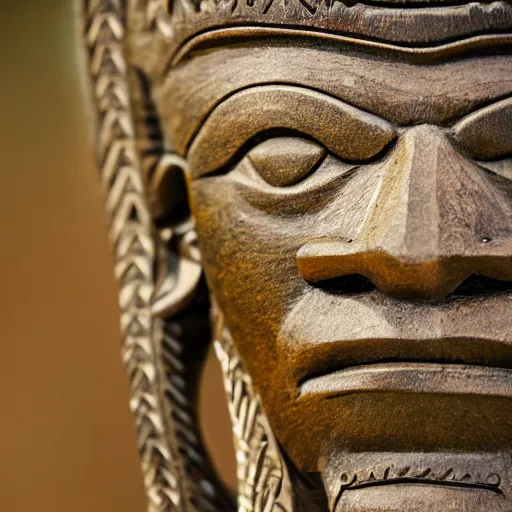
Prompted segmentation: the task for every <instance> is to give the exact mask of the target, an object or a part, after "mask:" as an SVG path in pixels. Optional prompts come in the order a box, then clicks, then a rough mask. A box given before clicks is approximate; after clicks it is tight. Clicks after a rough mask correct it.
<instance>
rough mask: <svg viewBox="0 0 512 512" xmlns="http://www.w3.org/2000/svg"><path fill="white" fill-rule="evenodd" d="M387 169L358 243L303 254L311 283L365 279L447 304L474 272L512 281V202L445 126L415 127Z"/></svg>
mask: <svg viewBox="0 0 512 512" xmlns="http://www.w3.org/2000/svg"><path fill="white" fill-rule="evenodd" d="M382 171H383V172H382V178H381V180H380V183H379V186H378V189H377V191H376V192H375V194H374V197H373V199H372V201H371V204H370V206H369V207H368V211H367V213H366V216H365V219H364V222H363V225H362V228H361V230H360V232H359V234H358V236H357V237H356V239H354V240H353V241H350V242H347V241H343V240H340V239H339V238H337V237H336V236H330V237H327V238H323V239H322V240H312V241H310V242H308V243H306V244H305V245H303V246H302V247H301V248H300V249H299V251H298V253H297V265H298V269H299V272H300V274H301V275H302V276H303V278H304V279H305V280H306V281H308V282H309V283H320V282H323V281H326V280H330V279H336V278H340V277H344V276H352V275H360V276H361V275H362V276H364V277H366V278H367V279H369V280H371V281H372V282H373V283H374V284H375V286H376V287H377V288H378V289H379V290H380V291H381V292H382V293H386V294H389V295H393V296H397V297H408V298H417V299H439V298H442V297H445V296H447V295H449V294H450V293H452V292H453V291H454V290H455V289H456V288H457V287H458V286H459V285H460V284H461V283H462V282H463V281H465V280H466V279H467V278H469V277H470V276H472V275H480V276H486V277H489V278H492V279H498V280H503V281H508V280H512V209H511V206H510V200H509V199H508V197H507V195H506V193H505V192H504V191H503V188H502V187H500V186H499V184H498V183H497V182H496V181H493V179H492V178H491V177H490V176H489V175H488V174H487V173H486V171H484V170H483V169H481V168H480V167H478V166H477V165H476V164H474V163H473V162H471V161H469V160H468V159H467V158H466V157H465V156H463V155H462V154H460V153H459V152H458V151H457V150H456V149H455V148H454V147H453V146H452V145H451V143H450V141H449V140H448V138H447V136H446V135H445V134H444V133H443V132H442V131H441V130H440V129H438V128H436V127H432V126H427V125H424V126H419V127H414V128H412V129H410V130H408V132H407V133H406V134H404V136H403V137H402V138H401V140H400V141H399V143H398V145H397V147H396V148H395V150H394V151H393V154H392V155H391V156H390V158H389V159H388V160H387V161H386V162H384V163H383V169H382ZM329 230H330V232H332V226H331V227H330V228H329Z"/></svg>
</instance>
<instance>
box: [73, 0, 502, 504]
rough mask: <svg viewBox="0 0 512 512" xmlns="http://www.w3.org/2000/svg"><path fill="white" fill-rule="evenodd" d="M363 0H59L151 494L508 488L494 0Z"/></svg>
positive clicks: (493, 495)
mask: <svg viewBox="0 0 512 512" xmlns="http://www.w3.org/2000/svg"><path fill="white" fill-rule="evenodd" d="M362 1H363V3H358V2H355V1H353V0H343V1H340V0H174V1H172V0H165V1H164V0H126V1H122V0H83V1H82V2H79V4H80V5H79V11H80V13H79V16H78V18H79V19H80V21H81V29H80V30H81V34H82V36H83V46H84V48H85V52H84V54H85V55H86V60H87V66H86V67H87V69H88V77H89V80H88V83H89V84H90V91H89V93H90V96H91V97H92V103H93V105H94V112H95V133H96V142H97V154H98V162H99V166H100V169H101V179H102V183H103V186H104V189H105V202H106V210H107V215H108V219H109V226H110V236H111V239H112V243H113V247H114V251H115V262H116V266H115V272H116V275H117V278H118V280H119V284H120V305H121V325H122V330H123V336H124V343H123V360H124V362H125V365H126V369H127V372H128V376H129V378H130V382H131V400H130V405H131V409H132V411H133V414H134V416H135V419H136V422H137V428H138V433H139V438H138V442H139V450H140V455H141V459H142V467H143V472H144V480H145V486H146V490H147V496H148V500H149V510H150V511H152V512H164V511H166V512H167V511H185V512H190V511H196V512H197V511H198V512H203V511H204V512H214V511H217V512H227V511H234V510H239V511H241V512H242V511H243V512H271V511H272V512H328V511H329V512H409V511H411V512H412V511H414V512H424V511H431V512H455V511H457V512H458V511H465V512H484V511H486V512H505V511H507V512H510V511H512V457H511V455H512V310H511V307H510V303H511V299H512V186H511V180H512V158H511V156H512V54H511V53H512V52H511V50H512V4H511V3H510V0H503V1H495V2H491V1H488V0H482V1H481V2H471V3H470V2H469V1H468V2H467V3H466V2H465V0H378V1H376V0H368V1H365V0H362ZM212 339H213V340H214V341H213V343H214V344H215V349H216V352H217V355H218V357H219V360H220V364H221V365H222V369H223V372H224V376H225V387H226V393H227V399H228V404H229V410H230V413H231V417H232V422H233V431H234V438H235V445H236V451H237V463H238V479H239V489H238V496H237V498H236V499H235V498H233V497H232V496H231V495H230V493H229V492H227V491H226V490H225V489H224V488H223V486H222V485H221V483H220V482H219V479H218V477H217V476H216V474H215V472H214V471H213V469H212V466H211V464H210V462H209V459H208V455H207V454H206V452H205V449H204V445H203V443H202V440H201V433H200V431H199V429H198V420H197V392H198V382H199V379H200V376H201V368H202V364H203V361H204V357H205V354H206V352H207V349H208V347H209V344H210V342H211V340H212Z"/></svg>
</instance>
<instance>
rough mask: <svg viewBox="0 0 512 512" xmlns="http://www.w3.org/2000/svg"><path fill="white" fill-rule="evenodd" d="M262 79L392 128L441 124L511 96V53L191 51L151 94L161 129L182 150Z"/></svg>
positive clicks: (265, 46)
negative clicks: (423, 59) (411, 56)
mask: <svg viewBox="0 0 512 512" xmlns="http://www.w3.org/2000/svg"><path fill="white" fill-rule="evenodd" d="M265 84H274V85H275V84H288V85H299V86H303V87H308V88H312V89H315V90H320V91H322V92H325V93H327V94H330V95H332V96H334V97H336V98H339V99H341V100H343V101H345V102H347V103H349V104H351V105H354V106H356V107H358V108H360V109H363V110H366V111H369V112H371V113H373V114H376V115H378V116H380V117H382V118H384V119H387V120H388V121H390V122H392V123H393V124H395V125H397V126H407V125H412V124H424V123H429V124H435V125H439V126H446V125H449V124H450V123H452V122H454V121H455V120H457V119H459V118H461V117H463V116H464V115H467V114H468V113H470V112H471V111H472V110H475V109H477V108H478V107H480V106H482V105H483V104H487V103H490V102H492V101H493V100H497V99H500V98H503V97H506V96H508V95H510V94H512V56H510V55H477V56H471V57H469V56H463V57H460V58H456V59H452V60H448V61H447V60H443V61H440V62H434V63H429V64H428V65H425V64H423V65H420V64H415V63H412V62H408V61H406V60H405V59H403V58H400V57H399V56H398V57H397V56H395V55H391V54H388V55H386V54H384V55H371V54H368V53H367V52H362V51H354V49H348V48H347V47H342V46H333V45H331V46H328V45H316V46H314V45H310V44H306V43H303V44H290V43H284V42H283V41H268V40H267V41H262V42H259V43H256V44H255V43H252V44H247V43H245V44H244V43H238V44H227V45H226V46H220V47H215V48H212V49H209V50H203V51H201V52H197V53H195V54H192V55H190V56H188V58H186V59H184V60H183V61H182V62H181V63H180V64H179V65H178V66H176V67H175V68H173V69H171V70H170V71H169V73H168V75H167V76H166V77H165V78H164V80H163V81H162V83H161V85H159V86H158V87H157V88H156V91H155V94H156V99H157V102H158V105H159V109H160V111H161V114H162V119H163V120H164V123H165V127H166V131H167V133H168V134H170V135H171V136H172V139H173V142H174V144H175V146H176V149H177V150H178V151H180V152H182V151H183V150H184V148H185V147H186V144H187V143H188V141H189V140H190V138H191V137H192V136H193V135H194V134H195V133H196V132H197V130H198V129H199V127H200V126H201V123H202V122H203V121H204V119H205V118H206V116H207V115H208V114H209V112H210V111H211V110H212V109H214V108H215V107H216V106H217V105H219V104H220V103H222V101H223V100H224V99H226V98H228V97H229V96H231V95H233V94H235V93H236V92H237V91H240V90H243V89H246V88H249V87H252V86H256V85H265Z"/></svg>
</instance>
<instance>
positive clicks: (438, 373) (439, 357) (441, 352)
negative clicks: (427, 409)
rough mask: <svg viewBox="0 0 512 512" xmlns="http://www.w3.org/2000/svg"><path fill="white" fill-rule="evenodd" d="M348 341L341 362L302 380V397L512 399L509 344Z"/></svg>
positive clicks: (474, 341) (443, 340)
mask: <svg viewBox="0 0 512 512" xmlns="http://www.w3.org/2000/svg"><path fill="white" fill-rule="evenodd" d="M345 344H346V345H345V350H344V351H343V354H342V361H339V362H338V364H336V363H334V364H331V365H330V366H329V367H326V368H324V369H323V371H316V372H313V373H309V374H308V375H306V376H305V377H304V378H302V379H301V380H300V381H299V396H300V397H301V398H303V397H307V396H310V395H312V394H314V395H318V394H321V395H325V397H326V398H334V397H339V396H343V395H350V394H354V393H371V392H392V393H394V392H396V393H430V394H450V395H457V394H460V395H478V396H495V397H505V398H511V397H512V346H510V345H506V344H502V343H496V342H493V341H489V340H471V339H439V340H409V341H405V340H361V341H358V342H355V343H353V344H351V343H350V342H348V343H347V342H345ZM358 354H363V355H362V356H359V357H358Z"/></svg>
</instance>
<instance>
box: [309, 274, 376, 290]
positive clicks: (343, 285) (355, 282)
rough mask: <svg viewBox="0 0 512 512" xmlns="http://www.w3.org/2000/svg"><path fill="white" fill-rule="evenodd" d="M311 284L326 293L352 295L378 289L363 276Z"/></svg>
mask: <svg viewBox="0 0 512 512" xmlns="http://www.w3.org/2000/svg"><path fill="white" fill-rule="evenodd" d="M310 284H312V285H313V286H315V287H317V288H322V289H323V290H326V291H330V292H337V293H343V294H350V295H353V294H357V293H368V292H372V291H374V290H375V289H376V288H377V287H376V286H375V284H373V282H372V281H370V279H368V278H367V277H365V276H363V275H361V274H350V275H347V276H341V277H336V278H334V279H326V280H324V281H320V282H317V283H310Z"/></svg>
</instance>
